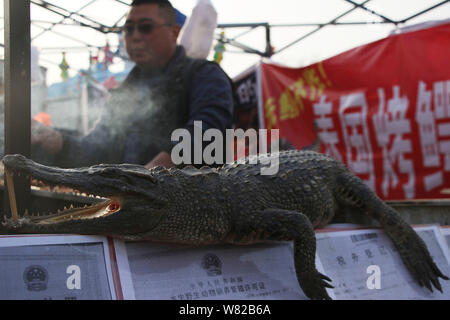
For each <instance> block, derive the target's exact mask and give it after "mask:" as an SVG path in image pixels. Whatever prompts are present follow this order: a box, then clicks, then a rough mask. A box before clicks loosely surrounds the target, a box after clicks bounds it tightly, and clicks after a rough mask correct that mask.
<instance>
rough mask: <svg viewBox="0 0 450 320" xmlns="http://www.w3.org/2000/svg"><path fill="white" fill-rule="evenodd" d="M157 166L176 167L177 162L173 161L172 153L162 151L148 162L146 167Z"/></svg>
mask: <svg viewBox="0 0 450 320" xmlns="http://www.w3.org/2000/svg"><path fill="white" fill-rule="evenodd" d="M156 166H163V167H165V168H172V167H175V164H174V163H173V162H172V158H171V157H170V154H168V153H167V152H165V151H161V152H160V153H158V154H157V155H156V156H155V157H154V158H153V160H152V161H150V162H149V163H147V164H146V165H145V167H146V168H147V169H150V168H153V167H156Z"/></svg>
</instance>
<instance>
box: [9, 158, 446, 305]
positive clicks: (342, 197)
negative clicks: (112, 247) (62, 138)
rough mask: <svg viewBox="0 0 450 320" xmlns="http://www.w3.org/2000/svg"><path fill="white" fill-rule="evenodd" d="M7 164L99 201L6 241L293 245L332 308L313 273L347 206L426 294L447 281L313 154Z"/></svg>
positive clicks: (423, 250)
mask: <svg viewBox="0 0 450 320" xmlns="http://www.w3.org/2000/svg"><path fill="white" fill-rule="evenodd" d="M255 157H256V158H255ZM274 157H275V158H276V159H277V161H278V163H279V168H278V172H277V173H276V174H273V175H263V174H261V168H262V167H263V166H264V165H265V163H266V164H267V161H266V162H264V161H263V160H264V159H265V160H267V159H272V160H274ZM255 160H257V161H255ZM3 163H4V166H5V171H6V172H7V173H9V174H12V175H14V174H20V175H26V176H31V177H33V178H34V179H36V180H38V181H41V182H43V183H45V184H47V185H49V187H54V186H67V187H70V188H72V189H74V190H76V191H77V192H82V193H86V194H92V195H96V196H100V197H102V201H100V202H99V203H96V204H93V205H92V206H87V207H82V208H73V207H70V208H67V209H64V210H58V212H55V213H52V214H46V215H40V216H39V215H32V214H28V213H27V214H24V215H22V216H18V215H17V214H16V217H15V218H14V217H13V218H6V217H5V220H4V222H3V223H2V224H0V234H18V233H32V234H34V233H45V234H51V233H58V234H61V233H70V234H95V235H106V236H111V237H117V238H120V239H124V240H129V241H153V242H166V243H167V242H169V243H183V244H190V245H210V244H235V245H246V244H252V243H256V242H264V241H293V250H294V266H295V272H296V276H297V280H298V283H299V285H300V287H301V288H302V290H303V292H304V293H305V295H306V296H307V297H309V298H311V299H330V296H329V295H328V293H327V290H326V288H333V286H332V285H331V282H332V280H331V279H330V278H329V277H327V276H326V275H323V274H321V273H320V272H319V271H318V270H317V269H316V266H315V252H316V238H315V231H314V229H315V228H320V227H323V226H324V225H326V224H328V223H329V222H330V221H331V219H332V218H333V216H334V215H335V213H336V212H337V210H338V209H339V208H340V207H342V206H344V207H349V206H350V207H354V208H357V209H358V210H359V211H360V212H361V213H362V214H368V215H369V216H370V217H372V218H373V219H375V220H376V221H377V222H378V223H379V224H380V226H381V227H382V228H383V230H384V231H385V232H386V233H387V235H388V236H389V237H390V238H391V240H392V241H393V243H394V245H395V246H396V248H397V250H398V252H399V254H400V256H401V258H402V260H403V262H404V264H405V266H406V267H407V269H408V270H409V272H410V273H411V275H412V276H413V278H414V279H415V280H416V281H417V282H418V283H419V284H420V286H422V287H426V288H428V289H429V290H431V291H433V287H434V288H436V289H437V290H439V291H441V292H442V287H441V285H440V282H439V278H442V279H445V280H448V279H449V278H448V277H447V276H445V275H444V274H442V272H441V271H440V270H439V268H438V267H437V265H436V264H435V263H434V261H433V259H432V257H431V256H430V253H429V251H428V249H427V247H426V245H425V243H424V241H423V240H422V239H421V238H420V237H419V236H418V235H417V233H416V232H415V231H414V230H413V229H412V228H411V227H410V226H409V224H407V223H406V222H405V221H404V220H403V219H402V218H401V217H400V215H399V214H398V213H397V212H396V211H395V210H394V209H393V208H391V207H390V206H388V205H387V204H385V202H383V201H382V200H381V199H380V198H379V197H378V196H377V195H376V194H375V193H374V192H373V191H372V190H371V189H370V188H369V187H368V186H367V185H366V184H365V183H364V182H363V181H362V180H361V179H360V178H358V177H357V176H355V175H354V174H352V173H351V172H350V170H349V169H348V168H347V167H346V166H345V165H344V164H342V163H341V162H339V161H337V160H335V159H333V158H331V157H329V156H327V155H325V154H321V153H317V152H314V151H298V150H289V151H280V152H279V153H272V154H267V155H266V154H264V155H257V156H254V157H248V158H246V159H245V160H244V161H242V160H241V161H236V162H233V163H228V164H224V165H223V166H221V167H218V168H210V167H204V168H200V169H196V168H193V167H186V168H171V169H166V168H163V167H154V168H152V169H147V168H145V167H143V166H140V165H132V164H99V165H94V166H91V167H83V168H78V169H62V168H57V167H51V166H45V165H42V164H39V163H36V162H34V161H32V160H30V159H27V158H25V157H24V156H22V155H6V156H5V157H4V158H3ZM255 163H256V164H255ZM8 185H9V184H8ZM9 187H13V186H9Z"/></svg>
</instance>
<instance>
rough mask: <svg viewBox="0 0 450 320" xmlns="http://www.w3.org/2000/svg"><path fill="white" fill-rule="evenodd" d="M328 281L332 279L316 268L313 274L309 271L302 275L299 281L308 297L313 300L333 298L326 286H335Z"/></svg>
mask: <svg viewBox="0 0 450 320" xmlns="http://www.w3.org/2000/svg"><path fill="white" fill-rule="evenodd" d="M326 281H329V282H331V279H330V278H328V277H327V276H326V275H323V274H321V273H320V272H318V271H317V270H315V271H314V273H313V274H311V273H309V274H307V275H304V277H301V279H300V281H299V282H300V284H301V287H302V290H303V292H304V293H305V295H306V296H307V297H308V298H310V299H313V300H331V298H330V296H329V295H328V293H327V290H326V289H325V288H334V286H332V285H331V284H329V283H328V282H326Z"/></svg>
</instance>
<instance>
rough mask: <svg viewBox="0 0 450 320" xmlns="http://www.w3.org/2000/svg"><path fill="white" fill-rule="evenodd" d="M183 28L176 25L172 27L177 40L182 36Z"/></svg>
mask: <svg viewBox="0 0 450 320" xmlns="http://www.w3.org/2000/svg"><path fill="white" fill-rule="evenodd" d="M180 30H181V27H180V26H179V25H178V24H175V25H173V26H172V32H173V36H174V37H175V39H178V36H179V34H180Z"/></svg>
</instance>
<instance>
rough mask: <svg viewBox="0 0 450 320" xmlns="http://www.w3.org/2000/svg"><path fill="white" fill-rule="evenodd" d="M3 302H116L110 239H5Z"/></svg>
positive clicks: (0, 243) (0, 254)
mask: <svg viewBox="0 0 450 320" xmlns="http://www.w3.org/2000/svg"><path fill="white" fill-rule="evenodd" d="M0 266H1V268H0V269H1V272H0V299H2V300H4V299H20V300H22V299H23V300H34V299H47V300H65V299H68V300H76V299H82V300H87V299H96V300H100V299H101V300H103V299H115V298H116V293H115V287H114V283H113V281H112V273H111V263H110V256H109V247H108V240H107V238H106V237H97V236H66V235H42V236H41V235H33V236H30V235H24V236H0Z"/></svg>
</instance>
